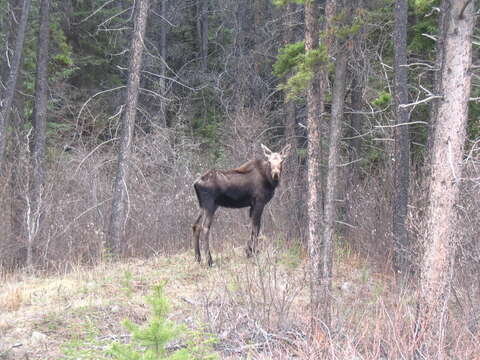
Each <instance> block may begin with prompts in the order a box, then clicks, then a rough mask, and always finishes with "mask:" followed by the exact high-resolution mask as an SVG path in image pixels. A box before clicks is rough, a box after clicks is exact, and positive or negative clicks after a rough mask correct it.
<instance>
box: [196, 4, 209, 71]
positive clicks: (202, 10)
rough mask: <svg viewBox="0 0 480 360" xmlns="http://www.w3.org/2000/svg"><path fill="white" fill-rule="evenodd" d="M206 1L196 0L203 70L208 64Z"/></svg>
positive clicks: (205, 69)
mask: <svg viewBox="0 0 480 360" xmlns="http://www.w3.org/2000/svg"><path fill="white" fill-rule="evenodd" d="M208 1H209V0H198V2H197V33H198V47H199V49H200V57H201V58H202V70H203V71H207V66H208Z"/></svg>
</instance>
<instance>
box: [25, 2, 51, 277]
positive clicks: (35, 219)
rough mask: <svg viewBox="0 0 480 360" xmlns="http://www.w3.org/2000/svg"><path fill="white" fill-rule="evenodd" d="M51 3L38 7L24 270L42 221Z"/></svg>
mask: <svg viewBox="0 0 480 360" xmlns="http://www.w3.org/2000/svg"><path fill="white" fill-rule="evenodd" d="M49 14H50V0H42V1H41V4H40V30H39V33H38V47H37V75H36V76H37V78H36V84H35V108H34V111H33V129H34V132H33V146H32V152H31V161H32V171H33V173H32V175H31V189H30V201H31V203H30V209H29V212H28V216H27V233H28V234H27V235H28V248H27V266H28V267H31V266H32V264H33V262H32V245H33V242H34V239H35V236H36V234H37V233H38V229H39V227H40V221H41V218H42V217H41V200H42V195H43V186H44V181H45V165H44V163H45V129H46V125H47V105H48V100H47V91H48V45H49V36H50V19H49Z"/></svg>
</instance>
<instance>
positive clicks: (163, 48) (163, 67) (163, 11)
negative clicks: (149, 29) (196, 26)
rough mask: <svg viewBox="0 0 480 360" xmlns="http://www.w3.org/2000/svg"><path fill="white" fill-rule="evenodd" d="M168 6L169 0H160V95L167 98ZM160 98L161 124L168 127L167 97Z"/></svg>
mask: <svg viewBox="0 0 480 360" xmlns="http://www.w3.org/2000/svg"><path fill="white" fill-rule="evenodd" d="M167 6H168V0H160V1H159V8H160V9H159V10H160V17H161V19H160V43H159V50H160V57H161V59H160V80H159V83H160V84H159V85H160V95H161V96H163V97H164V98H165V94H166V92H167V91H166V90H167V87H166V79H165V76H166V74H167V21H166V16H167ZM164 98H162V99H159V101H160V124H161V126H163V127H167V104H166V101H165V99H164Z"/></svg>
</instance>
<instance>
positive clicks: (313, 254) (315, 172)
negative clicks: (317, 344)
mask: <svg viewBox="0 0 480 360" xmlns="http://www.w3.org/2000/svg"><path fill="white" fill-rule="evenodd" d="M318 30H319V25H318V5H317V2H315V1H306V2H305V51H306V52H308V51H311V50H314V49H316V48H318V41H319V34H318ZM320 78H321V76H319V74H318V73H317V72H314V76H313V79H312V80H311V82H310V84H309V85H308V87H307V131H308V160H307V164H308V172H307V181H308V204H307V207H308V208H307V211H308V248H309V255H310V311H311V313H310V322H311V328H312V335H314V334H315V333H317V332H318V331H320V330H321V319H320V318H319V310H320V300H321V298H320V294H321V292H320V290H321V289H320V284H321V279H322V277H321V276H322V272H321V269H322V266H321V264H322V263H321V243H320V241H321V238H320V234H321V229H322V227H323V223H322V221H323V208H322V192H321V190H322V182H321V180H322V179H321V173H320V160H321V138H320V116H321V114H323V111H324V96H325V95H324V84H323V83H322V82H321V81H320Z"/></svg>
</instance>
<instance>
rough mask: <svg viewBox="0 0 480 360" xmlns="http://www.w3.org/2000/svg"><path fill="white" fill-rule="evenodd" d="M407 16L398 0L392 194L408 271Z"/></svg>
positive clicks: (398, 255)
mask: <svg viewBox="0 0 480 360" xmlns="http://www.w3.org/2000/svg"><path fill="white" fill-rule="evenodd" d="M407 20H408V0H396V2H395V31H394V39H393V44H394V50H395V97H394V98H395V114H396V123H395V124H396V125H397V126H396V127H395V153H394V154H395V155H394V159H395V161H394V163H393V167H394V188H393V191H394V195H393V201H392V206H393V219H392V220H393V224H392V225H393V226H392V229H393V239H394V247H395V268H396V270H397V271H405V270H407V267H408V254H407V251H408V248H409V242H408V229H407V225H406V221H407V211H408V208H407V206H408V188H409V182H410V180H409V179H410V137H409V128H408V125H407V124H408V122H409V117H410V114H409V109H407V108H405V107H402V106H401V105H402V104H407V103H408V89H407V85H408V84H407V82H408V74H407V67H406V65H407Z"/></svg>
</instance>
